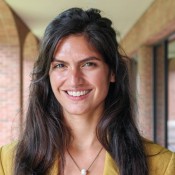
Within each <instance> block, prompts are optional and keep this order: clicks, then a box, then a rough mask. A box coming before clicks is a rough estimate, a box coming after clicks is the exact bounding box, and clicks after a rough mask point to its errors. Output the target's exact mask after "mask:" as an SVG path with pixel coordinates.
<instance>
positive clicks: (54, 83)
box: [49, 72, 63, 91]
mask: <svg viewBox="0 0 175 175" xmlns="http://www.w3.org/2000/svg"><path fill="white" fill-rule="evenodd" d="M49 77H50V84H51V87H52V89H53V91H55V90H56V89H57V88H58V87H59V86H60V85H61V84H62V82H63V76H60V75H58V74H57V73H56V72H52V73H50V75H49Z"/></svg>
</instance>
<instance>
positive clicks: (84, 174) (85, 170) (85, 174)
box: [67, 147, 103, 175]
mask: <svg viewBox="0 0 175 175" xmlns="http://www.w3.org/2000/svg"><path fill="white" fill-rule="evenodd" d="M102 149H103V147H102V148H101V149H100V150H99V152H98V154H97V155H96V156H95V158H94V160H93V161H92V163H91V164H90V165H89V167H88V169H85V168H83V169H81V168H80V167H79V166H78V164H77V162H76V161H75V159H74V158H73V157H72V155H71V154H70V152H69V150H68V149H67V152H68V154H69V156H70V158H71V159H72V161H73V162H74V164H75V165H76V167H77V168H78V170H79V171H80V172H81V175H87V173H88V171H89V169H90V168H91V166H92V165H93V163H94V162H95V161H96V159H97V157H98V156H99V154H100V153H101V151H102Z"/></svg>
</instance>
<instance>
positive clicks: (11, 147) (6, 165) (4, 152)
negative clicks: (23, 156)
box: [0, 142, 17, 175]
mask: <svg viewBox="0 0 175 175" xmlns="http://www.w3.org/2000/svg"><path fill="white" fill-rule="evenodd" d="M16 145H17V142H13V143H11V144H8V145H5V146H2V147H1V148H0V174H1V175H10V174H12V169H13V159H14V154H15V148H16Z"/></svg>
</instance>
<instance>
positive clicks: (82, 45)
mask: <svg viewBox="0 0 175 175" xmlns="http://www.w3.org/2000/svg"><path fill="white" fill-rule="evenodd" d="M67 56H69V57H73V56H74V57H76V56H77V57H87V56H98V57H100V58H102V56H101V54H100V53H99V52H98V51H97V49H96V48H95V47H93V46H92V44H91V43H90V42H89V40H88V39H87V38H86V37H85V36H84V35H83V34H81V35H80V34H79V35H70V36H67V37H65V38H63V39H62V40H60V41H59V42H58V44H57V47H56V49H55V52H54V58H60V57H67Z"/></svg>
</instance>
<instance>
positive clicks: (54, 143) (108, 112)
mask: <svg viewBox="0 0 175 175" xmlns="http://www.w3.org/2000/svg"><path fill="white" fill-rule="evenodd" d="M111 25H112V22H111V21H110V20H109V19H107V18H104V17H101V15H100V11H99V10H95V9H90V10H87V11H84V10H82V9H80V8H72V9H69V10H67V11H65V12H63V13H61V14H60V15H59V16H58V17H56V18H55V19H54V20H53V21H52V22H51V23H50V24H49V25H48V27H47V28H46V31H45V34H44V38H43V41H42V45H41V50H40V53H39V58H38V60H37V62H36V63H35V66H34V70H33V77H32V83H31V86H30V99H29V107H28V111H27V118H26V126H25V130H24V134H23V136H22V138H21V140H20V141H18V143H17V144H16V143H13V144H11V145H8V146H5V147H3V148H1V164H0V166H1V168H0V174H2V175H4V174H5V175H6V174H8V175H10V174H13V175H46V174H51V175H57V174H60V175H63V174H64V175H77V174H81V175H86V174H88V175H102V174H104V175H148V174H149V175H163V174H166V175H174V174H175V156H174V154H173V153H171V152H170V151H168V150H166V149H165V148H162V147H160V146H158V145H155V144H153V143H151V142H149V141H146V140H144V139H142V137H141V136H140V135H139V132H138V130H137V128H136V126H135V123H134V120H133V113H132V108H133V107H132V103H131V97H130V94H129V80H128V72H127V66H126V60H125V59H124V57H122V56H121V54H120V53H119V45H118V43H117V41H116V33H115V31H114V29H113V28H112V26H111ZM12 158H13V160H12V161H11V159H12ZM9 161H10V162H9ZM7 164H8V165H7Z"/></svg>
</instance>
